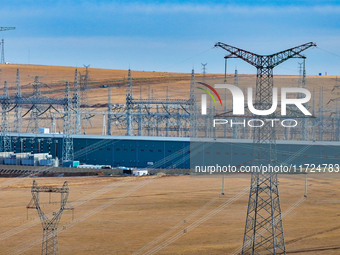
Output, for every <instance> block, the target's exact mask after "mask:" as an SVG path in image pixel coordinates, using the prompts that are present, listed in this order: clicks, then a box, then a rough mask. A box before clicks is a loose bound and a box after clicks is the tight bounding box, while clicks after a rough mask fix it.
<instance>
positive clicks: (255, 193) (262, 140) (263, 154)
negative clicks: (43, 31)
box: [215, 42, 316, 255]
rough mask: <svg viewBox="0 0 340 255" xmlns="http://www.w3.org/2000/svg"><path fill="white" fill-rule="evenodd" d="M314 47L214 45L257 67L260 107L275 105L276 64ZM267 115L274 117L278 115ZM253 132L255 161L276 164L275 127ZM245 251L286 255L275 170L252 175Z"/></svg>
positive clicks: (243, 249) (258, 104)
mask: <svg viewBox="0 0 340 255" xmlns="http://www.w3.org/2000/svg"><path fill="white" fill-rule="evenodd" d="M312 46H316V44H315V43H312V42H310V43H306V44H303V45H300V46H297V47H294V48H291V49H288V50H284V51H281V52H278V53H275V54H272V55H259V54H255V53H252V52H249V51H246V50H243V49H240V48H236V47H234V46H231V45H228V44H225V43H221V42H219V43H217V44H215V47H220V48H222V49H224V50H226V51H228V52H229V53H230V55H231V56H233V57H237V58H240V59H242V60H244V61H246V62H247V63H249V64H251V65H253V66H254V67H256V69H257V77H256V100H255V105H256V106H257V109H258V110H267V109H269V108H270V107H271V106H272V101H273V85H274V84H273V69H274V67H276V66H278V65H279V64H281V63H283V62H284V61H286V60H288V59H290V58H293V57H300V56H301V55H300V53H301V52H302V51H304V50H306V49H308V48H310V47H312ZM265 117H266V118H275V114H271V115H269V116H265ZM258 118H259V117H258ZM262 118H264V117H262ZM253 135H254V136H253V142H254V145H255V146H254V152H255V153H254V155H255V160H254V163H255V164H277V159H276V134H275V128H274V127H272V126H271V125H270V124H269V123H267V124H264V125H263V126H262V127H259V128H256V129H255V131H254V134H253ZM242 254H252V255H254V254H256V255H258V254H286V248H285V242H284V234H283V227H282V217H281V208H280V199H279V190H278V178H277V174H276V173H267V174H262V173H252V175H251V185H250V193H249V202H248V210H247V218H246V225H245V231H244V239H243V246H242Z"/></svg>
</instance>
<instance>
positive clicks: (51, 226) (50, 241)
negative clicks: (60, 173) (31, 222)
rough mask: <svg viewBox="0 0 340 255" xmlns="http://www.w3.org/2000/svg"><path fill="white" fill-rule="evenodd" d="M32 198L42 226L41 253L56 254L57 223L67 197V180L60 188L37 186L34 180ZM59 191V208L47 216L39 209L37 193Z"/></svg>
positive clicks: (44, 254) (57, 250) (46, 254)
mask: <svg viewBox="0 0 340 255" xmlns="http://www.w3.org/2000/svg"><path fill="white" fill-rule="evenodd" d="M31 192H32V198H33V201H34V207H35V208H36V209H37V211H38V214H39V217H40V220H41V224H42V227H43V240H42V250H41V254H42V255H57V254H59V249H58V224H59V221H60V218H61V215H62V213H63V211H64V209H65V205H66V202H67V199H68V194H69V188H68V184H67V182H64V184H63V186H62V187H61V188H55V187H50V186H40V187H39V186H38V184H37V182H36V181H35V180H34V181H33V185H32V190H31ZM41 192H48V193H60V195H61V199H60V208H59V210H58V211H56V212H53V213H52V217H51V218H49V217H48V216H47V215H46V214H45V213H44V212H43V211H42V209H41V207H40V201H39V193H41Z"/></svg>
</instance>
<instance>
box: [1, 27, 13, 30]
mask: <svg viewBox="0 0 340 255" xmlns="http://www.w3.org/2000/svg"><path fill="white" fill-rule="evenodd" d="M14 29H15V27H0V31H7V30H14Z"/></svg>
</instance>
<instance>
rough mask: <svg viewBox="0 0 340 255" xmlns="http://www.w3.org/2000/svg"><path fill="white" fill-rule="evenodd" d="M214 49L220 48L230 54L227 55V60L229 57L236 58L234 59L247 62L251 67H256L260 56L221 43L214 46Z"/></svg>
mask: <svg viewBox="0 0 340 255" xmlns="http://www.w3.org/2000/svg"><path fill="white" fill-rule="evenodd" d="M215 47H220V48H222V49H224V50H226V51H228V52H229V53H230V54H229V55H228V58H231V57H236V58H240V59H243V60H244V61H246V62H248V63H249V64H251V65H253V66H257V65H258V61H259V58H260V55H258V54H255V53H253V52H250V51H246V50H242V49H240V48H237V47H234V46H231V45H228V44H225V43H222V42H218V43H216V44H215Z"/></svg>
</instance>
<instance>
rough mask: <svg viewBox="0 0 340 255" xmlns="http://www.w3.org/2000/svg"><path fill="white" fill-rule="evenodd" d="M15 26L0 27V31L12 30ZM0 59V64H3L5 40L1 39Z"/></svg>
mask: <svg viewBox="0 0 340 255" xmlns="http://www.w3.org/2000/svg"><path fill="white" fill-rule="evenodd" d="M14 29H15V27H0V31H8V30H14ZM0 44H1V60H0V64H5V40H4V39H1V43H0Z"/></svg>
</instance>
